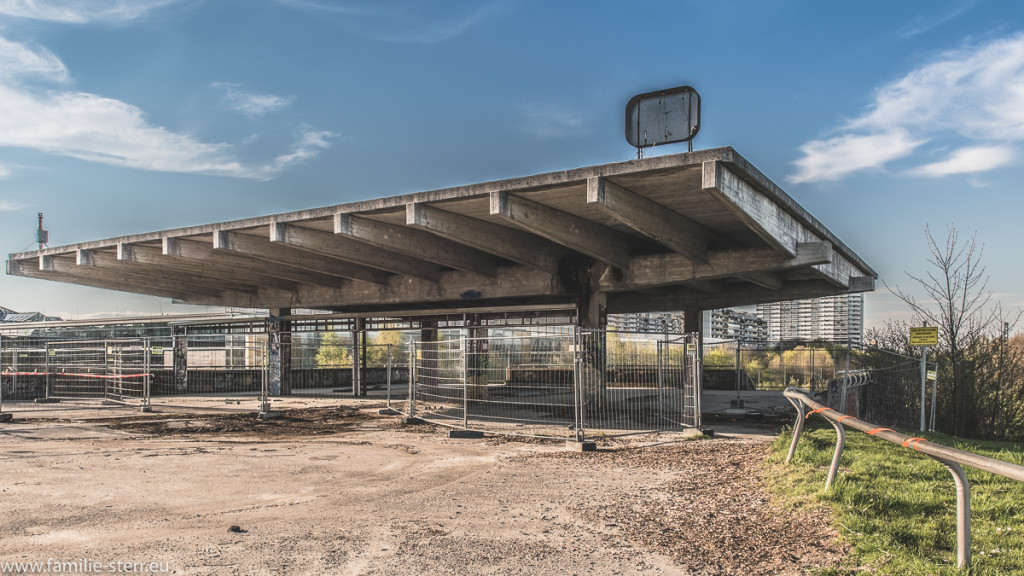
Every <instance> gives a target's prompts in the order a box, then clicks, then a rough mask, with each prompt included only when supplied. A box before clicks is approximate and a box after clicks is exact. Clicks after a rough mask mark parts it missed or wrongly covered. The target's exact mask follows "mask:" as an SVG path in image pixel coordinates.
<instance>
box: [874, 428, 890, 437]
mask: <svg viewBox="0 0 1024 576" xmlns="http://www.w3.org/2000/svg"><path fill="white" fill-rule="evenodd" d="M883 430H888V431H889V432H895V430H893V429H892V428H873V429H871V430H868V435H870V436H874V435H875V434H878V433H879V432H881V431H883Z"/></svg>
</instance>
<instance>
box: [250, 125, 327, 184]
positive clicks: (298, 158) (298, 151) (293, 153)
mask: <svg viewBox="0 0 1024 576" xmlns="http://www.w3.org/2000/svg"><path fill="white" fill-rule="evenodd" d="M335 136H336V134H334V133H333V132H327V131H322V130H312V129H307V130H306V131H304V132H302V133H301V134H300V135H299V138H298V140H297V141H296V142H295V143H294V144H293V145H292V149H291V150H290V151H288V152H286V153H284V154H281V155H280V156H278V157H277V158H274V161H273V162H271V163H270V164H269V165H267V166H265V167H264V168H263V169H264V170H265V171H266V172H267V175H268V177H269V176H273V175H274V174H276V173H278V172H280V171H282V170H284V169H285V168H287V167H288V166H291V165H293V164H298V163H300V162H305V161H307V160H312V159H313V158H316V157H317V155H319V154H320V152H321V151H322V150H325V149H327V148H330V146H331V142H330V139H331V138H334V137H335Z"/></svg>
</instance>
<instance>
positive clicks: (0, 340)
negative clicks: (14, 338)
mask: <svg viewBox="0 0 1024 576" xmlns="http://www.w3.org/2000/svg"><path fill="white" fill-rule="evenodd" d="M3 371H4V336H3V334H0V373H3ZM11 372H17V370H11ZM14 378H15V376H14V375H13V374H11V390H12V391H13V390H14ZM10 419H11V417H10V415H7V414H4V382H3V378H2V377H0V422H6V421H8V420H10Z"/></svg>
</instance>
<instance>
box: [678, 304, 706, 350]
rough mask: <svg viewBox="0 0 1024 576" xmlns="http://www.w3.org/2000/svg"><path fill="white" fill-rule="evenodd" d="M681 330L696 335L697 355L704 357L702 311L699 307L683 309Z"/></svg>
mask: <svg viewBox="0 0 1024 576" xmlns="http://www.w3.org/2000/svg"><path fill="white" fill-rule="evenodd" d="M683 332H686V333H687V334H696V335H697V357H698V358H700V359H701V360H703V359H704V312H703V311H702V310H700V309H699V308H689V309H686V310H683Z"/></svg>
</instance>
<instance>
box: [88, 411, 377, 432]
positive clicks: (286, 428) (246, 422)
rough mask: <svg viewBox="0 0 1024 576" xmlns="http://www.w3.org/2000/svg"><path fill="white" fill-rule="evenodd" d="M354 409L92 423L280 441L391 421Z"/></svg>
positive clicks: (129, 429) (131, 429) (128, 429)
mask: <svg viewBox="0 0 1024 576" xmlns="http://www.w3.org/2000/svg"><path fill="white" fill-rule="evenodd" d="M391 420H393V419H385V418H383V417H381V416H378V415H376V414H373V413H371V412H368V411H366V410H359V409H357V408H350V407H345V406H342V407H339V408H300V409H295V410H288V411H285V412H281V413H280V414H278V415H277V416H276V417H274V418H268V419H259V418H258V417H257V414H256V413H254V412H238V413H232V414H161V415H158V416H149V417H143V418H110V419H102V420H93V422H95V423H96V424H100V425H103V426H106V427H108V428H110V429H111V430H122V431H126V432H134V433H141V434H148V435H152V436H181V435H182V434H205V435H209V434H256V435H259V436H268V437H273V438H281V437H285V436H313V435H323V434H338V433H341V432H345V431H348V430H351V429H352V428H353V427H355V426H360V425H363V424H367V423H369V422H372V421H391Z"/></svg>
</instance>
